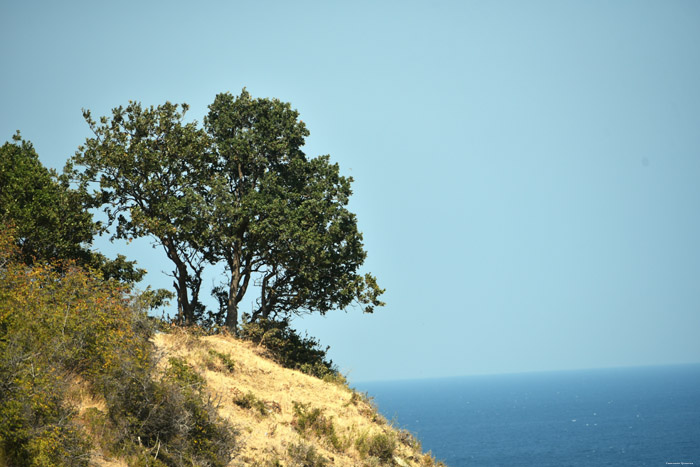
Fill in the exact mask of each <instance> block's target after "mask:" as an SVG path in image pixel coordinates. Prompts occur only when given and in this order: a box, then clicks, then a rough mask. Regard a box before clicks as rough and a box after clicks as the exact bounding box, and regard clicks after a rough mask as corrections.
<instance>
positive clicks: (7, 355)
mask: <svg viewBox="0 0 700 467" xmlns="http://www.w3.org/2000/svg"><path fill="white" fill-rule="evenodd" d="M13 245H14V241H8V240H7V231H3V230H2V229H0V249H2V251H0V336H2V338H0V393H2V397H0V453H1V454H2V457H3V458H4V459H3V461H4V463H5V464H7V465H42V466H48V465H78V466H79V465H87V463H88V461H89V448H90V446H89V444H88V443H87V442H86V441H85V436H84V434H83V430H82V429H81V427H80V425H79V424H78V423H77V421H76V420H75V412H74V410H72V408H71V407H70V406H69V405H68V404H66V385H65V383H63V381H66V380H67V379H69V377H70V376H71V375H78V376H80V377H81V378H82V379H84V380H85V381H87V382H88V383H89V384H90V386H91V388H92V390H93V391H94V392H96V393H98V394H100V395H102V396H103V397H104V398H105V400H106V402H107V416H106V418H105V421H104V423H103V426H107V425H108V427H107V428H108V431H109V432H110V433H113V438H114V442H115V444H116V445H115V446H114V448H115V449H116V448H119V449H121V450H122V451H126V452H130V453H132V454H133V455H134V456H135V457H134V459H133V462H132V464H134V463H136V462H137V460H138V459H139V458H145V459H149V458H150V459H151V461H154V462H155V456H156V455H157V456H158V461H162V463H164V464H165V465H169V466H180V465H192V464H195V465H225V464H226V463H227V462H228V461H229V459H230V454H231V452H232V450H233V448H234V447H235V445H234V441H235V438H234V435H235V434H234V432H233V430H232V429H231V428H230V426H229V425H227V424H226V423H224V422H223V421H222V420H221V419H220V418H219V417H218V415H217V413H216V407H215V406H214V404H213V403H212V401H211V400H210V399H209V397H208V396H207V395H206V393H205V391H204V383H203V380H202V379H201V377H200V376H199V375H198V374H197V373H196V372H194V370H193V369H192V368H191V367H190V366H189V365H187V363H186V362H184V361H182V360H179V359H172V360H171V361H170V365H169V367H168V369H167V370H166V371H165V374H164V375H162V377H161V378H160V379H159V378H157V376H158V372H157V370H156V365H155V358H154V355H153V349H152V344H151V343H150V342H149V337H150V335H151V327H150V324H149V320H148V319H147V318H146V314H145V310H144V309H143V308H142V305H143V304H144V303H146V302H148V300H139V299H138V296H137V295H134V294H131V293H130V291H129V290H128V289H127V288H125V287H124V286H123V285H121V284H119V283H117V282H115V281H105V280H102V279H101V277H100V276H99V275H98V274H94V273H91V272H89V271H88V272H86V271H84V270H82V269H80V268H78V267H76V266H75V265H74V264H72V263H69V262H67V263H64V264H62V265H61V267H60V268H54V267H52V266H51V265H44V264H35V265H33V266H31V267H30V266H26V265H24V264H22V263H20V262H17V261H16V260H15V258H16V253H14V252H13ZM156 453H157V454H156ZM144 456H145V457H144ZM149 456H151V457H149ZM151 461H148V463H146V464H144V465H154V462H151ZM139 462H140V461H139Z"/></svg>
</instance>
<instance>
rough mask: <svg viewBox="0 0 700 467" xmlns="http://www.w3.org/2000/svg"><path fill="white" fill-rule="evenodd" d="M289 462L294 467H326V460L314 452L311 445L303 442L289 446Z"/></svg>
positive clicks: (327, 463) (314, 449)
mask: <svg viewBox="0 0 700 467" xmlns="http://www.w3.org/2000/svg"><path fill="white" fill-rule="evenodd" d="M287 455H288V456H289V462H290V464H289V465H291V466H294V467H326V466H328V465H330V463H329V462H328V459H326V458H325V457H323V456H322V455H321V454H319V453H318V452H316V448H315V447H314V446H313V445H310V444H306V443H303V442H299V443H293V444H290V445H289V447H288V448H287Z"/></svg>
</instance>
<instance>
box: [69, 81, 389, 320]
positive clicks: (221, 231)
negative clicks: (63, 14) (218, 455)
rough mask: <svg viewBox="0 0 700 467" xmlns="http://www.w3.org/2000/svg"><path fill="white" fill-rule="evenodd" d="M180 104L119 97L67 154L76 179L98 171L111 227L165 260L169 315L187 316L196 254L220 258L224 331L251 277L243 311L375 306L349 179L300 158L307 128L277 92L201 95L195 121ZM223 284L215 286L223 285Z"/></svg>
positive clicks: (192, 312) (326, 164) (321, 162)
mask: <svg viewBox="0 0 700 467" xmlns="http://www.w3.org/2000/svg"><path fill="white" fill-rule="evenodd" d="M186 110H187V106H186V105H184V104H183V105H182V106H180V107H178V106H177V105H173V104H171V103H166V104H164V105H162V106H158V107H155V108H154V107H150V108H142V107H141V105H140V104H138V103H134V102H130V103H129V105H128V106H127V107H126V108H123V107H117V108H115V109H114V110H113V111H112V117H111V118H107V117H102V118H101V119H100V121H99V123H97V122H96V121H95V120H93V119H92V117H91V115H90V112H89V111H85V112H84V115H85V118H86V120H87V122H88V124H89V125H90V127H91V129H92V131H93V132H94V134H95V137H94V138H89V139H88V140H87V141H86V144H85V145H84V146H83V147H81V148H80V149H79V151H78V152H77V153H76V155H75V157H74V158H73V160H72V161H71V164H72V165H82V166H83V167H84V168H85V169H84V171H83V172H82V173H80V174H78V172H76V171H74V172H73V173H74V175H79V177H80V180H81V186H83V187H85V188H87V186H89V184H90V183H91V182H98V183H99V189H98V190H97V191H96V192H95V193H93V196H92V199H93V200H94V202H95V203H99V204H101V205H102V206H103V207H104V209H105V212H106V213H107V214H108V216H109V219H110V221H111V222H112V223H114V224H116V233H115V236H116V237H117V238H132V237H139V236H144V235H149V236H152V237H154V238H155V239H156V240H157V241H158V242H159V243H160V244H161V245H162V246H163V248H164V249H165V252H166V254H167V255H168V258H169V259H170V260H171V261H172V262H173V264H174V270H173V273H172V275H173V277H174V278H175V283H174V285H175V289H176V291H177V297H178V305H179V309H180V317H181V321H183V322H185V323H192V322H194V321H195V320H196V319H197V318H198V313H201V312H202V311H203V310H202V307H201V305H200V304H199V301H198V295H199V287H200V285H201V273H202V271H203V268H204V265H205V264H206V263H209V264H216V263H219V262H223V263H224V265H225V266H226V269H227V276H228V277H226V282H225V286H224V287H218V288H217V298H218V299H219V301H220V303H221V304H222V307H224V309H223V310H221V313H220V315H225V316H226V319H225V323H226V325H227V326H228V327H229V328H230V329H231V330H233V331H234V332H235V330H236V328H237V325H238V304H239V303H240V302H241V300H242V299H243V297H244V296H245V294H246V293H247V291H248V288H249V286H250V285H251V283H252V284H254V285H257V286H259V290H260V295H259V297H258V299H257V302H256V303H257V304H256V307H255V309H254V310H252V314H251V316H252V320H256V319H258V318H261V317H262V318H268V317H273V316H278V315H279V316H288V315H290V314H293V313H311V312H320V313H326V312H327V311H329V310H331V309H333V308H345V307H347V306H349V305H351V304H352V303H354V302H357V303H360V304H361V305H363V307H364V308H365V311H371V310H372V309H373V308H374V307H375V306H380V305H382V302H380V301H379V300H378V296H379V295H381V293H382V292H383V290H381V289H380V288H379V287H378V286H377V284H376V279H374V278H373V277H372V276H370V275H367V276H364V277H363V276H360V275H359V272H358V270H359V268H360V266H361V265H362V263H363V262H364V259H365V257H366V253H365V251H364V248H363V245H362V235H361V234H360V232H359V231H358V229H357V221H356V218H355V215H354V214H353V213H351V212H350V211H348V209H347V207H346V206H347V203H348V200H349V197H350V195H351V193H352V192H351V189H350V185H351V182H352V179H351V178H346V177H343V176H341V175H340V171H339V167H338V165H337V164H331V163H330V160H329V157H328V156H322V157H317V158H314V159H308V158H307V157H306V155H305V154H304V152H303V151H302V149H301V148H302V147H303V145H304V138H305V137H306V136H308V135H309V132H308V130H307V129H306V125H305V124H304V123H303V122H302V121H301V120H300V119H299V114H298V112H297V111H296V110H294V109H292V108H291V106H290V104H289V103H284V102H281V101H279V100H278V99H256V98H252V97H251V96H250V94H249V93H248V92H247V91H246V90H245V89H243V91H242V92H241V94H240V95H239V96H233V95H231V94H230V93H223V94H219V95H217V96H216V98H215V99H214V102H213V103H212V104H211V105H210V106H209V113H208V115H207V116H206V118H205V120H204V129H200V128H199V127H198V126H197V124H196V123H184V115H185V112H186ZM223 291H225V292H223Z"/></svg>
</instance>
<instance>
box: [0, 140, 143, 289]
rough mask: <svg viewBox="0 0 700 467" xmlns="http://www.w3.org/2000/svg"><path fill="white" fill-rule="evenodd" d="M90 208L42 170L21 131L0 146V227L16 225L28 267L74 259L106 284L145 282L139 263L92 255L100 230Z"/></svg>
mask: <svg viewBox="0 0 700 467" xmlns="http://www.w3.org/2000/svg"><path fill="white" fill-rule="evenodd" d="M89 207H90V201H89V198H88V196H87V195H86V193H85V192H84V190H74V189H71V188H70V186H69V183H68V178H67V177H64V176H58V175H57V174H56V172H55V171H53V170H49V169H47V168H46V167H44V166H43V165H42V164H41V162H40V161H39V156H38V155H37V153H36V151H35V150H34V147H33V146H32V144H31V143H30V142H29V141H24V140H22V138H21V136H20V134H19V132H17V134H16V135H14V137H13V142H12V143H9V142H7V143H5V144H4V145H3V146H2V147H0V223H2V224H6V225H7V224H10V223H11V224H13V225H15V227H16V236H15V239H16V242H17V245H18V246H19V247H20V253H21V256H22V260H23V261H24V262H25V263H27V264H33V263H34V262H35V261H38V262H47V261H56V260H74V261H76V262H77V263H78V264H80V265H82V266H84V267H90V268H93V269H97V270H99V271H100V272H101V273H102V275H103V276H104V278H106V279H109V278H115V279H118V280H122V281H125V282H129V283H134V282H138V281H139V280H141V278H142V277H143V275H144V274H145V271H144V270H142V269H137V268H136V267H135V262H133V261H127V260H126V258H125V257H124V256H122V255H119V256H118V257H117V258H116V259H115V260H110V259H108V258H106V257H105V256H104V255H102V254H100V253H96V252H93V251H90V249H89V246H90V245H91V244H92V240H93V237H94V235H96V234H97V233H98V232H99V231H100V225H99V223H95V222H93V220H92V215H91V214H90V213H89V212H88V208H89Z"/></svg>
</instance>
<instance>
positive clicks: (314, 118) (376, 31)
mask: <svg viewBox="0 0 700 467" xmlns="http://www.w3.org/2000/svg"><path fill="white" fill-rule="evenodd" d="M698 25H700V3H699V2H696V1H690V0H689V1H680V0H669V1H664V2H659V1H647V0H618V1H614V2H610V1H597V0H593V1H570V0H564V1H561V0H556V1H555V0H551V1H537V0H534V1H528V2H523V1H519V0H516V1H507V0H503V1H454V2H449V1H436V2H411V1H400V2H399V1H385V2H369V1H353V2H322V1H316V2H282V1H279V2H275V1H245V2H223V1H222V2H207V1H202V2H197V3H196V4H195V3H194V2H184V1H181V2H178V1H169V2H157V1H151V2H133V1H122V2H87V1H85V2H80V1H74V2H48V1H45V2H40V1H26V2H9V1H7V2H2V3H1V4H0V63H2V64H3V66H2V73H0V136H1V137H2V139H1V140H0V141H6V140H10V139H11V137H12V135H13V133H14V132H15V130H17V129H19V130H21V132H22V135H23V137H24V138H25V139H28V140H30V141H32V142H33V143H34V145H35V147H36V149H37V151H38V153H39V156H40V159H41V160H42V162H43V163H44V164H45V165H46V166H49V167H54V168H56V169H60V168H62V167H63V165H64V163H65V161H66V160H67V159H68V158H69V157H70V156H71V155H72V154H73V153H74V152H75V151H76V149H77V147H78V146H79V145H80V144H82V143H83V142H84V141H85V138H87V137H89V136H90V132H89V128H88V126H87V124H86V123H85V122H84V120H83V118H82V114H81V109H83V108H85V109H90V110H91V111H92V114H93V116H99V115H107V114H108V113H109V112H110V109H111V108H113V107H116V106H119V105H126V104H127V103H128V101H129V100H135V101H140V102H142V103H143V104H144V105H159V104H163V103H164V102H166V101H171V102H176V103H181V102H187V103H188V104H189V105H190V108H191V110H190V112H189V113H188V117H189V118H192V119H196V120H198V121H200V122H201V120H202V118H203V117H204V115H206V112H207V106H208V105H209V104H210V103H211V102H212V101H213V100H214V97H215V95H216V94H217V93H220V92H227V91H230V92H232V93H234V94H238V93H240V91H241V89H242V88H243V87H246V88H247V89H248V91H249V92H250V93H251V94H252V95H253V96H255V97H275V98H279V99H281V100H283V101H285V102H290V103H291V104H292V106H293V107H294V108H296V109H297V110H298V111H299V112H300V118H301V119H302V120H303V121H304V122H305V123H306V124H307V127H308V129H309V130H310V132H311V135H310V137H309V138H307V141H306V146H305V152H306V154H307V155H308V156H317V155H322V154H330V155H331V160H332V161H334V162H338V163H339V165H340V167H341V173H343V174H344V175H348V176H352V177H353V178H354V179H355V182H354V184H353V191H354V194H353V197H352V200H351V204H350V209H351V210H352V211H353V212H355V213H356V214H357V216H358V223H359V226H360V229H361V231H362V232H363V234H364V241H365V247H366V250H367V252H368V257H367V261H366V263H365V269H364V270H365V271H368V272H372V273H373V274H374V275H375V276H376V277H377V278H378V280H379V283H380V285H381V286H382V287H385V288H386V293H385V295H384V299H385V301H386V302H387V305H386V306H385V307H384V308H382V309H378V310H377V311H376V312H375V313H374V314H373V315H363V314H362V313H361V312H360V311H359V310H349V311H348V312H342V311H338V312H331V313H329V314H328V315H326V316H325V317H320V316H308V317H304V318H298V319H296V320H295V321H294V325H295V327H297V328H298V329H299V330H301V331H302V332H308V333H309V335H312V336H315V337H317V338H319V339H320V341H321V342H322V343H323V344H324V345H330V346H331V350H330V356H331V358H332V359H333V361H334V362H335V363H336V364H337V365H338V367H339V368H340V369H341V371H343V372H344V373H346V374H347V375H348V376H349V379H350V381H351V382H354V381H370V380H389V379H412V378H430V377H444V376H457V375H474V374H497V373H512V372H530V371H552V370H571V369H579V368H602V367H618V366H637V365H662V364H682V363H693V362H700V338H699V332H700V245H699V244H698V242H699V239H700V211H699V210H698V204H699V202H700V131H699V130H698V124H699V123H700V84H699V83H700V27H698ZM96 246H97V247H98V248H99V249H101V250H102V251H105V252H108V253H109V254H116V253H117V252H121V253H125V254H127V255H128V256H130V257H131V258H133V259H137V260H138V261H139V265H140V266H142V267H145V268H147V269H148V270H149V274H148V276H147V279H146V282H145V283H144V286H145V284H146V283H148V284H152V285H153V286H155V287H169V284H170V279H169V278H167V277H165V276H164V275H163V274H162V272H161V271H163V270H168V269H169V268H170V265H169V264H168V262H167V259H166V258H165V257H164V254H163V253H162V251H161V250H158V249H152V248H151V247H150V242H149V241H146V240H142V241H136V242H134V243H132V244H130V245H125V244H110V243H109V241H108V240H106V239H99V240H98V241H97V242H96ZM209 274H210V276H209V277H207V278H206V279H205V280H206V281H208V282H207V283H209V284H210V285H212V284H213V283H214V282H215V281H216V280H217V278H216V277H213V276H214V275H216V274H215V273H213V272H210V273H209ZM247 300H248V298H246V299H245V300H244V303H246V301H247ZM250 301H252V298H250V300H249V301H248V303H250ZM244 309H245V308H244Z"/></svg>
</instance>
